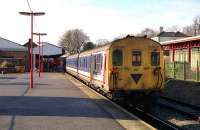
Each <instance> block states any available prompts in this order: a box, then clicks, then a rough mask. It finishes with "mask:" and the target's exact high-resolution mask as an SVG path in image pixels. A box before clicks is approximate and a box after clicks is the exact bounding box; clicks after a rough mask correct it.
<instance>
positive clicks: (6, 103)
mask: <svg viewBox="0 0 200 130" xmlns="http://www.w3.org/2000/svg"><path fill="white" fill-rule="evenodd" d="M28 76H29V75H28V74H6V76H4V77H3V78H1V77H0V129H3V130H4V129H5V130H30V129H31V130H123V129H130V130H132V129H133V130H150V129H151V130H152V129H154V128H153V127H151V126H150V125H148V124H146V123H145V122H143V121H141V120H140V119H139V118H137V117H136V116H134V115H131V114H130V113H128V112H126V111H125V110H124V109H122V108H120V107H119V106H117V105H115V104H113V103H112V102H110V101H109V100H107V99H106V98H105V97H103V96H101V95H99V94H97V93H96V92H94V91H93V90H91V89H90V88H88V87H86V86H84V85H83V84H82V83H80V82H77V81H76V80H75V79H73V78H72V77H70V76H68V75H65V74H61V73H43V74H42V78H40V79H39V78H38V75H35V79H34V88H33V89H29V82H28Z"/></svg>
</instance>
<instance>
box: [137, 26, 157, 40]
mask: <svg viewBox="0 0 200 130" xmlns="http://www.w3.org/2000/svg"><path fill="white" fill-rule="evenodd" d="M156 34H157V32H156V31H155V30H153V29H150V28H145V29H144V30H142V31H141V32H140V33H139V34H137V35H136V36H146V37H148V38H151V37H154V36H156Z"/></svg>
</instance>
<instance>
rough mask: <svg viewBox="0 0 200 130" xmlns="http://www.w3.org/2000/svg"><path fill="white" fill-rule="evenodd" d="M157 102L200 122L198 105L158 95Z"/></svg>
mask: <svg viewBox="0 0 200 130" xmlns="http://www.w3.org/2000/svg"><path fill="white" fill-rule="evenodd" d="M157 103H158V104H159V105H161V106H164V107H167V108H169V109H173V110H175V111H178V112H180V113H182V114H185V115H187V116H189V117H190V118H191V119H193V120H196V121H198V122H200V107H198V106H194V105H190V104H186V103H183V102H179V101H176V100H173V99H170V98H167V97H163V96H162V97H160V99H159V100H158V101H157Z"/></svg>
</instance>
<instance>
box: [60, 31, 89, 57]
mask: <svg viewBox="0 0 200 130" xmlns="http://www.w3.org/2000/svg"><path fill="white" fill-rule="evenodd" d="M88 41H89V37H88V36H87V35H86V34H85V33H84V32H83V31H82V30H80V29H73V30H68V31H66V32H65V33H64V34H63V36H62V37H61V39H60V42H59V45H60V46H62V47H64V49H65V50H66V51H68V52H69V53H70V54H75V53H80V50H81V48H82V47H83V45H84V44H86V43H87V42H88Z"/></svg>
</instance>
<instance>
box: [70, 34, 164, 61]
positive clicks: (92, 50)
mask: <svg viewBox="0 0 200 130" xmlns="http://www.w3.org/2000/svg"><path fill="white" fill-rule="evenodd" d="M129 38H138V39H139V38H141V39H142V38H145V39H149V40H151V41H153V42H156V43H157V44H159V45H160V46H161V44H160V43H159V42H157V41H154V40H152V39H150V38H146V37H135V36H130V35H127V36H126V37H124V38H120V39H115V40H114V41H112V42H110V43H108V44H105V45H103V46H100V47H96V48H94V49H91V50H87V51H84V52H81V53H80V54H81V55H87V54H88V53H93V52H100V51H103V50H106V49H109V48H110V46H111V45H113V44H114V43H116V42H119V41H122V40H125V39H129ZM77 55H78V54H73V55H69V56H70V57H72V58H73V57H77Z"/></svg>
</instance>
